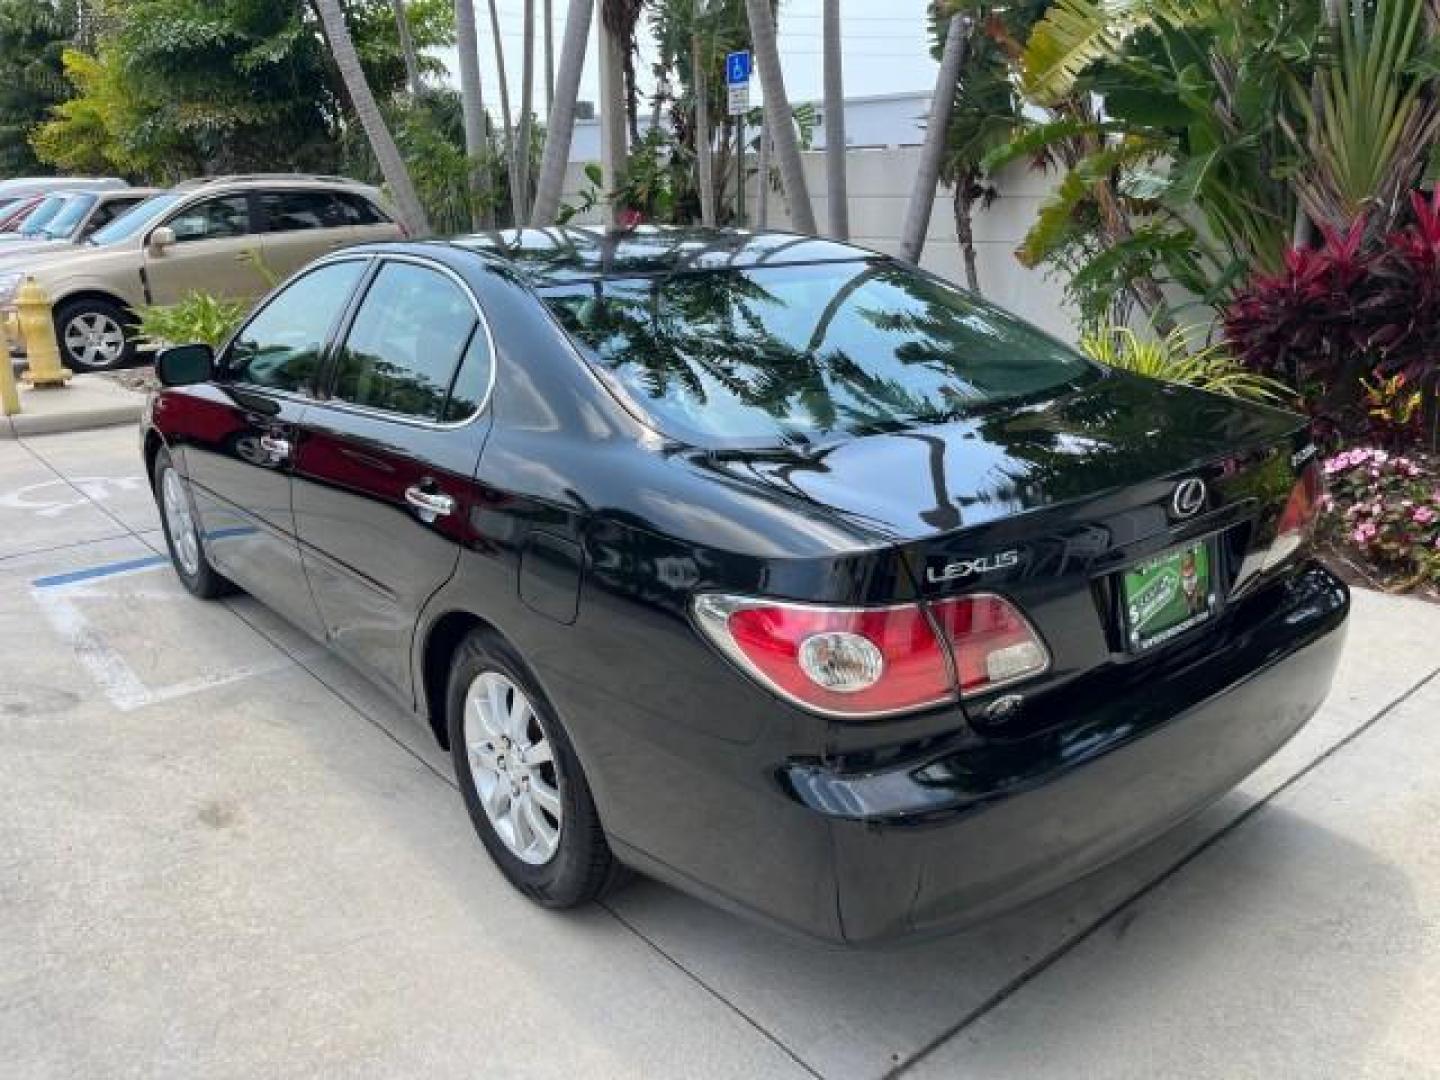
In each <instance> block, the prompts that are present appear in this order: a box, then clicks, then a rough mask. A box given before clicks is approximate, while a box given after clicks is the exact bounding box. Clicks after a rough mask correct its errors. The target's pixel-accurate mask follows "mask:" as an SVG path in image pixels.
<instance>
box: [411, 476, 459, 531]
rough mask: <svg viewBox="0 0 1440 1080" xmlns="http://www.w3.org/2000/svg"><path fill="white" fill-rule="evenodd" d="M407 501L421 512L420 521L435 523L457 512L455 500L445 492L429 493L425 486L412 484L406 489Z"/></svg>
mask: <svg viewBox="0 0 1440 1080" xmlns="http://www.w3.org/2000/svg"><path fill="white" fill-rule="evenodd" d="M405 501H406V502H407V503H409V504H410V505H411V506H413V507H414V508H415V509H416V510H418V511H420V520H421V521H424V522H431V521H434V520H435V519H436V518H437V517H447V516H448V515H450V514H452V513H454V511H455V500H454V499H452V498H451V497H450V496H449V495H446V494H445V493H444V492H443V491H429V490H427V489H426V487H425V485H423V484H411V485H410V486H409V487H408V488H406V489H405Z"/></svg>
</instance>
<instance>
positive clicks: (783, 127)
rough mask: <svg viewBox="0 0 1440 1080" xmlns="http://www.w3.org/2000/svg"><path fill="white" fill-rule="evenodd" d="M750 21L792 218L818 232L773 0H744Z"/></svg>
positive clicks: (799, 225) (801, 226) (797, 224)
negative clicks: (787, 87) (783, 68)
mask: <svg viewBox="0 0 1440 1080" xmlns="http://www.w3.org/2000/svg"><path fill="white" fill-rule="evenodd" d="M745 13H746V15H747V16H748V18H749V22H750V41H751V44H752V46H753V48H754V50H755V63H756V65H757V66H758V67H759V68H760V86H761V89H762V90H764V92H765V115H766V117H767V122H768V124H769V126H770V135H771V137H772V138H773V139H774V140H775V157H776V158H777V159H778V162H779V165H780V182H781V184H782V185H783V186H784V188H785V196H786V198H787V199H789V201H790V219H791V221H792V222H793V223H794V227H795V229H796V231H797V232H803V233H808V234H810V235H812V236H813V235H815V232H816V229H815V211H814V209H813V208H812V207H811V205H810V189H809V188H808V187H807V186H806V184H805V166H804V163H803V162H802V161H801V160H800V141H799V140H798V139H797V138H796V137H795V124H794V121H793V119H792V113H791V109H790V98H789V97H788V96H787V95H786V93H785V76H784V74H783V73H782V72H781V70H780V50H779V48H778V46H777V45H776V43H775V19H774V14H773V12H772V11H771V9H770V0H745Z"/></svg>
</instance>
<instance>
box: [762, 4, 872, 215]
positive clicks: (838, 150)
mask: <svg viewBox="0 0 1440 1080" xmlns="http://www.w3.org/2000/svg"><path fill="white" fill-rule="evenodd" d="M823 18H824V28H823V32H824V37H825V44H824V51H825V102H824V108H825V195H826V198H827V199H828V201H829V203H830V235H831V236H833V237H834V238H835V239H836V240H848V239H850V204H849V200H848V198H847V196H846V193H845V149H846V147H845V78H844V74H843V71H842V68H841V58H840V0H825V7H824V14H823ZM762 138H763V136H762Z"/></svg>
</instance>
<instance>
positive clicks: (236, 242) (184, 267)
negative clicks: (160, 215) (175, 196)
mask: <svg viewBox="0 0 1440 1080" xmlns="http://www.w3.org/2000/svg"><path fill="white" fill-rule="evenodd" d="M163 224H164V225H165V226H167V227H168V228H170V229H171V230H172V231H173V232H174V233H175V243H173V244H171V245H169V246H168V247H166V248H165V249H164V250H161V251H156V250H154V249H153V248H151V247H149V246H148V245H147V246H146V248H145V275H146V280H147V281H148V282H149V285H150V296H151V302H152V303H156V304H173V303H175V302H177V301H179V300H181V299H183V298H184V297H185V295H186V294H187V293H191V292H196V291H199V292H206V293H211V294H213V295H215V296H223V297H225V298H227V299H231V300H254V299H256V298H257V297H260V296H263V295H264V294H265V292H266V291H267V289H268V287H269V286H268V285H267V283H266V281H265V277H264V275H263V274H261V272H260V268H259V267H257V266H256V265H255V258H254V257H255V256H256V255H258V254H259V253H260V237H259V236H257V235H256V234H255V233H254V231H253V229H252V227H251V219H250V201H249V197H248V196H246V195H244V194H234V195H217V196H215V197H214V198H213V199H202V200H200V201H198V202H194V203H191V204H190V205H188V206H185V207H183V208H181V209H180V210H178V211H176V212H175V213H174V214H172V215H171V216H170V217H169V218H167V219H166V220H165V221H164V222H163Z"/></svg>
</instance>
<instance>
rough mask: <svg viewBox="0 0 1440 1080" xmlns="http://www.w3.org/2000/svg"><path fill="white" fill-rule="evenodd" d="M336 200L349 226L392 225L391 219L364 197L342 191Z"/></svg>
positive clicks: (336, 196) (337, 194)
mask: <svg viewBox="0 0 1440 1080" xmlns="http://www.w3.org/2000/svg"><path fill="white" fill-rule="evenodd" d="M335 200H336V201H337V202H338V203H339V204H340V212H341V213H342V214H343V215H344V217H345V223H346V224H347V225H388V224H389V223H390V219H389V217H387V216H386V215H385V214H384V213H383V212H381V210H380V208H379V207H378V206H376V205H375V204H374V203H372V202H371V201H370V200H369V199H367V198H365V196H364V195H356V194H354V193H352V192H349V191H341V192H337V193H336V195H335Z"/></svg>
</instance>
